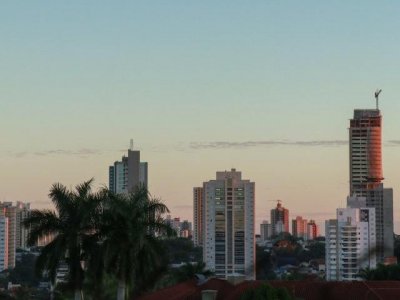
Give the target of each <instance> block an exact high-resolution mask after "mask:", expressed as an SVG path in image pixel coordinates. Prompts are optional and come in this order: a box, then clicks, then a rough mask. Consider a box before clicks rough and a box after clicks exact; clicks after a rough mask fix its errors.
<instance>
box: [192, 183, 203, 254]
mask: <svg viewBox="0 0 400 300" xmlns="http://www.w3.org/2000/svg"><path fill="white" fill-rule="evenodd" d="M203 201H204V200H203V188H202V187H194V188H193V243H194V244H195V245H196V246H203Z"/></svg>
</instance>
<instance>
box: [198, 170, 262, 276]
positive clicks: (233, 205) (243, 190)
mask: <svg viewBox="0 0 400 300" xmlns="http://www.w3.org/2000/svg"><path fill="white" fill-rule="evenodd" d="M203 192H204V204H203V205H204V215H203V219H204V228H203V261H204V262H205V264H206V268H207V269H209V270H210V271H212V272H214V273H215V276H216V277H218V278H225V279H226V278H228V277H230V276H232V275H234V274H242V275H244V276H245V278H246V279H249V280H254V279H255V233H254V201H255V198H254V196H255V184H254V182H250V181H249V180H243V179H242V173H241V172H238V171H236V170H235V169H232V170H231V171H224V172H217V176H216V179H215V180H210V181H207V182H204V184H203Z"/></svg>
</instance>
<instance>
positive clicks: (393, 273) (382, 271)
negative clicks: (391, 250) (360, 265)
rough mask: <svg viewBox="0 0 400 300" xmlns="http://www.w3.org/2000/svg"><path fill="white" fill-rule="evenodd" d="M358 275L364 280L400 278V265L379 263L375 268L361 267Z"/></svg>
mask: <svg viewBox="0 0 400 300" xmlns="http://www.w3.org/2000/svg"><path fill="white" fill-rule="evenodd" d="M360 277H361V278H363V279H366V280H400V265H388V266H385V265H383V264H379V265H378V267H377V268H376V269H369V268H366V269H363V270H361V271H360Z"/></svg>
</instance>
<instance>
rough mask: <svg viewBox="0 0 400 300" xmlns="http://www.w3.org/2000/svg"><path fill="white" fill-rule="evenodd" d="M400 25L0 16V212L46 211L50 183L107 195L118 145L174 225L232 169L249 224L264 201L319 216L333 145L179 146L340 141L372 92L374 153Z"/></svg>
mask: <svg viewBox="0 0 400 300" xmlns="http://www.w3.org/2000/svg"><path fill="white" fill-rule="evenodd" d="M399 15H400V4H398V2H397V1H385V2H384V3H380V2H378V1H363V2H362V4H361V2H359V1H353V2H352V3H347V2H346V3H345V2H344V1H341V2H339V1H337V2H336V3H323V2H322V1H301V2H300V1H140V2H139V1H24V2H17V1H2V2H1V4H0V40H1V47H0V95H1V100H0V101H1V112H0V126H1V138H2V147H1V149H0V150H1V152H0V198H1V200H3V199H8V200H14V201H15V200H30V201H31V202H33V203H37V205H38V206H40V205H41V206H45V205H46V203H47V201H48V200H47V198H46V194H47V192H48V188H49V186H50V184H51V183H53V182H54V181H58V180H59V181H62V182H64V183H65V184H67V185H70V184H75V183H78V182H80V181H82V180H84V179H87V178H89V177H92V176H94V177H95V178H96V179H97V183H99V184H101V183H106V182H107V166H108V164H109V163H111V162H112V161H114V160H116V159H119V158H120V156H121V155H122V154H123V151H122V149H125V148H127V147H128V144H129V139H130V138H133V139H134V140H135V144H136V145H137V147H139V148H140V149H141V150H142V157H143V158H144V159H145V160H147V161H149V164H150V181H151V183H150V186H151V189H152V191H153V193H154V194H156V195H159V196H161V197H163V198H164V199H165V201H166V202H167V204H168V205H169V206H170V208H171V209H172V210H173V212H172V213H173V214H174V215H181V216H182V217H186V218H191V203H192V199H191V189H192V186H194V185H198V184H200V183H201V182H202V181H203V180H208V179H211V178H213V177H214V176H215V171H217V170H224V169H229V168H231V167H236V168H237V169H239V170H243V172H244V174H243V176H244V177H246V178H250V179H251V180H254V181H256V190H257V218H258V221H260V220H262V219H264V218H267V219H268V218H269V209H270V208H271V207H272V206H273V205H274V203H273V202H268V201H267V200H272V199H277V198H280V199H282V200H283V201H284V205H285V204H286V206H288V207H289V209H291V211H292V212H293V214H292V215H291V216H292V217H295V214H303V216H304V217H308V215H310V216H315V217H316V218H317V219H318V220H319V221H322V220H323V219H324V218H325V217H333V216H334V210H335V208H336V207H337V206H340V205H343V204H344V199H345V197H346V195H347V189H348V188H347V181H348V168H347V164H348V157H347V147H346V146H343V145H342V146H333V145H328V146H327V145H325V146H310V145H303V146H299V145H298V144H295V143H292V144H291V145H257V146H251V147H238V146H235V145H231V146H230V147H227V148H223V149H204V147H200V149H198V147H197V148H196V147H193V144H192V143H200V144H202V145H203V144H207V143H210V142H218V141H227V142H244V141H255V142H259V141H272V142H275V141H281V140H287V141H293V142H294V141H320V140H329V141H335V140H346V139H347V130H346V128H347V126H348V119H349V118H350V117H351V116H352V109H353V108H356V107H373V106H374V105H375V104H374V99H373V92H374V90H375V89H376V88H377V87H379V88H382V89H383V93H382V97H381V99H382V101H381V108H382V111H383V114H384V139H385V141H390V140H400V137H399V135H398V133H399V129H400V121H399V118H398V114H399V111H400V103H399V101H397V95H400V85H399V81H400V72H399V70H400V59H399V53H400V38H399V29H400V19H399V17H398V16H399ZM387 144H388V146H387V147H385V151H384V154H385V157H384V171H385V177H386V178H387V180H386V185H388V186H389V185H390V186H393V187H394V188H395V196H396V195H397V190H398V189H399V188H400V187H399V186H398V182H399V180H400V175H399V174H398V171H397V165H398V163H399V160H400V155H399V154H398V148H397V147H396V146H393V143H391V144H390V147H389V143H388V142H387ZM57 150H62V151H57ZM316 203H318V204H319V205H315V204H316ZM395 208H396V210H398V209H399V206H398V205H397V200H396V204H395ZM307 214H308V215H307ZM395 216H396V218H397V220H398V217H399V216H398V215H397V214H396V215H395ZM397 228H398V229H400V227H397Z"/></svg>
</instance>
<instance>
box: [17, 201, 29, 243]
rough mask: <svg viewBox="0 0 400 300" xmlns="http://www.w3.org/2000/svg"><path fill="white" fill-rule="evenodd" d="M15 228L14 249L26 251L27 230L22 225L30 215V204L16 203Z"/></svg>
mask: <svg viewBox="0 0 400 300" xmlns="http://www.w3.org/2000/svg"><path fill="white" fill-rule="evenodd" d="M16 207H17V214H16V218H17V220H16V228H15V231H16V232H15V246H16V248H21V249H28V248H29V247H28V235H29V228H26V227H25V226H24V224H23V222H24V221H25V219H26V218H28V217H29V216H30V214H31V206H30V203H24V202H20V201H17V204H16Z"/></svg>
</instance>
